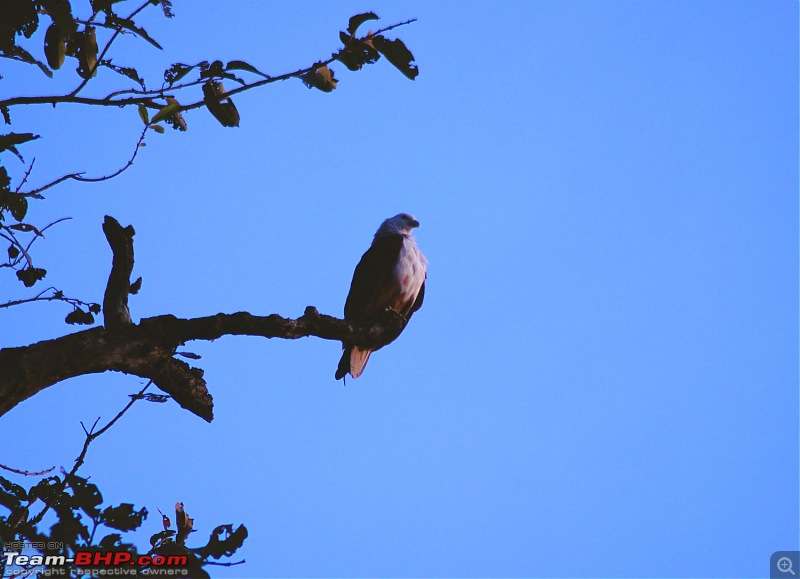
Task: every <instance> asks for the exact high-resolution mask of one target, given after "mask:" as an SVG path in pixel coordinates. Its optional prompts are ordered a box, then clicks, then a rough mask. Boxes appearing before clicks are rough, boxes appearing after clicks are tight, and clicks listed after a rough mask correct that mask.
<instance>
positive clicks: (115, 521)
mask: <svg viewBox="0 0 800 579" xmlns="http://www.w3.org/2000/svg"><path fill="white" fill-rule="evenodd" d="M146 518H147V509H146V508H145V507H142V508H141V510H139V511H136V510H134V508H133V505H132V504H130V503H122V504H121V505H119V506H118V507H108V508H107V509H105V510H104V511H103V513H102V515H101V516H100V520H101V521H102V522H103V524H105V525H106V526H107V527H111V528H112V529H117V530H119V531H133V530H134V529H138V528H139V527H141V526H142V522H143V521H144V519H146Z"/></svg>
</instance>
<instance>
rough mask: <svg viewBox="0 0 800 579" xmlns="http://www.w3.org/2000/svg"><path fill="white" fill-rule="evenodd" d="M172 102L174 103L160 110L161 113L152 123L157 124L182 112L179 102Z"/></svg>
mask: <svg viewBox="0 0 800 579" xmlns="http://www.w3.org/2000/svg"><path fill="white" fill-rule="evenodd" d="M172 101H173V102H171V103H169V104H168V105H167V106H165V107H163V108H161V109H159V111H158V112H157V113H156V114H155V116H154V117H153V119H152V120H151V121H150V122H151V123H157V122H159V121H163V120H164V119H166V118H167V117H171V116H172V115H174V114H175V113H177V112H178V111H179V110H180V108H181V105H179V104H178V101H176V100H175V99H172Z"/></svg>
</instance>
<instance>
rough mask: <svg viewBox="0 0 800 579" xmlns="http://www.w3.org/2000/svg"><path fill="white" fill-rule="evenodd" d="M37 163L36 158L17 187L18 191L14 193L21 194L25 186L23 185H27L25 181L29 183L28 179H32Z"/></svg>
mask: <svg viewBox="0 0 800 579" xmlns="http://www.w3.org/2000/svg"><path fill="white" fill-rule="evenodd" d="M35 162H36V158H35V157H34V158H33V159H32V160H31V164H30V166H29V167H28V170H27V171H25V175H24V176H23V177H22V181H20V183H19V185H17V189H16V190H15V191H14V193H19V192H20V190H21V189H22V186H23V185H25V181H27V180H28V177H30V176H31V171H33V164H34V163H35Z"/></svg>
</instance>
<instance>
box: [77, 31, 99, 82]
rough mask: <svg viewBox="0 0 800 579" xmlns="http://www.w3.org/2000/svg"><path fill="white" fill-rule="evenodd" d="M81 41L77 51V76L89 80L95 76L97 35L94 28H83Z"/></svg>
mask: <svg viewBox="0 0 800 579" xmlns="http://www.w3.org/2000/svg"><path fill="white" fill-rule="evenodd" d="M82 39H83V42H81V45H80V47H79V50H78V62H79V63H80V66H78V74H79V75H80V76H81V78H84V79H89V78H91V77H93V76H94V75H96V74H97V35H96V33H95V29H94V26H87V27H86V28H84V30H83V37H82Z"/></svg>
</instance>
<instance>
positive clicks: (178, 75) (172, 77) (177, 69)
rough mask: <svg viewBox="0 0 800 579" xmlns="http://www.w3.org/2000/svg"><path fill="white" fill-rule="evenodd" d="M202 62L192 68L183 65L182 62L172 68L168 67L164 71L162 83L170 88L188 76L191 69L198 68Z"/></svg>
mask: <svg viewBox="0 0 800 579" xmlns="http://www.w3.org/2000/svg"><path fill="white" fill-rule="evenodd" d="M202 64H203V62H201V63H199V64H195V65H194V66H192V65H189V64H183V63H182V62H176V63H175V64H173V65H172V66H170V67H169V68H168V69H167V70H165V71H164V82H166V83H167V84H168V85H170V86H172V85H173V84H175V83H176V82H178V81H179V80H180V79H182V78H183V77H184V76H186V75H187V74H189V72H190V71H191V70H192V69H193V68H197V67H198V66H200V65H202Z"/></svg>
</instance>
